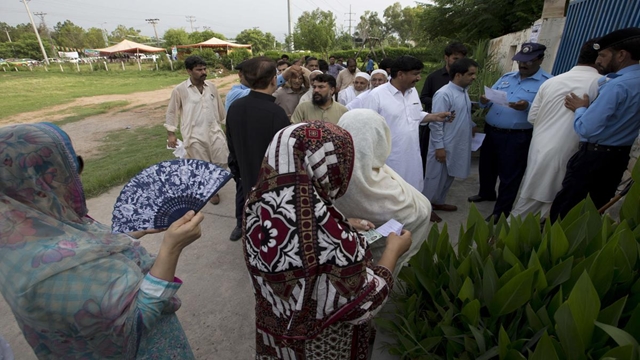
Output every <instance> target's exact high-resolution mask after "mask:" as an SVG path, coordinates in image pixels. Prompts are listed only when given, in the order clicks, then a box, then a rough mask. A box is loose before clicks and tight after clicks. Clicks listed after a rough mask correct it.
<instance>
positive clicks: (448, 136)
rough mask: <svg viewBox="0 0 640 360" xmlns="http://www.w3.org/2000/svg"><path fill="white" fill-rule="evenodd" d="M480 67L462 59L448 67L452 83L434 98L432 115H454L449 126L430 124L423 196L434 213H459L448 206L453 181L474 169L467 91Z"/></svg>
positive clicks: (462, 177) (472, 124)
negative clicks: (472, 166) (438, 113)
mask: <svg viewBox="0 0 640 360" xmlns="http://www.w3.org/2000/svg"><path fill="white" fill-rule="evenodd" d="M477 72H478V63H477V62H475V61H473V60H471V59H468V58H462V59H459V60H456V61H455V62H454V63H453V64H452V65H451V66H450V67H449V76H450V77H451V81H450V82H449V83H448V84H447V85H445V86H443V87H442V88H440V90H438V91H437V92H436V94H435V95H434V97H433V105H432V110H433V111H436V112H437V111H450V112H455V115H456V119H455V121H453V122H449V123H431V124H429V127H430V129H431V134H430V136H429V152H428V153H427V168H426V171H425V174H426V175H425V178H424V190H423V191H422V194H424V196H426V197H427V199H429V201H431V206H432V207H433V210H442V211H456V210H458V208H457V206H455V205H449V204H445V199H446V197H447V193H448V192H449V189H450V188H451V184H453V180H454V178H456V177H457V178H460V179H464V178H466V177H467V176H469V170H470V169H471V138H472V137H473V128H474V127H475V126H476V124H475V123H474V122H473V120H472V119H471V100H470V99H469V94H468V93H467V88H468V87H469V85H471V83H473V82H474V81H475V79H476V74H477Z"/></svg>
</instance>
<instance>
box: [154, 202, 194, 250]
mask: <svg viewBox="0 0 640 360" xmlns="http://www.w3.org/2000/svg"><path fill="white" fill-rule="evenodd" d="M203 219H204V215H202V213H201V212H199V213H197V214H196V213H195V212H194V211H193V210H189V211H188V212H187V213H186V214H185V215H184V216H183V217H181V218H180V219H178V220H176V221H174V222H173V224H171V226H169V229H167V233H166V234H164V240H163V241H162V246H168V247H169V249H170V250H172V251H175V252H181V251H182V250H183V249H184V248H185V247H187V246H188V245H189V244H191V243H192V242H194V241H196V240H198V239H199V238H200V236H201V235H202V232H201V229H200V223H201V222H202V220H203Z"/></svg>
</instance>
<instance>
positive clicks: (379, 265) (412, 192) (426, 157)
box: [0, 28, 640, 359]
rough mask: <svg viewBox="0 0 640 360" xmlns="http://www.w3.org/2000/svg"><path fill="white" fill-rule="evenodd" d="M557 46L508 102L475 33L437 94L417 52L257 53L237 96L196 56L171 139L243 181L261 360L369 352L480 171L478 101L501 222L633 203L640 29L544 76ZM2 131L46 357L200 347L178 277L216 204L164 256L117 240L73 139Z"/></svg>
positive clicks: (10, 297)
mask: <svg viewBox="0 0 640 360" xmlns="http://www.w3.org/2000/svg"><path fill="white" fill-rule="evenodd" d="M545 51H546V48H545V46H544V45H542V44H538V43H524V44H522V46H521V48H520V51H519V52H518V53H516V54H515V56H514V57H513V60H514V61H516V62H517V64H518V71H514V72H509V73H506V74H505V75H503V76H502V77H501V78H500V79H499V80H498V81H497V82H496V83H495V84H494V85H493V86H492V88H493V90H496V91H501V92H504V95H505V96H506V99H507V103H498V101H497V100H498V99H496V98H494V97H492V96H485V95H483V96H481V97H480V98H479V99H478V101H477V102H473V101H472V99H470V97H469V94H468V88H469V85H470V84H471V83H473V81H475V79H476V75H477V73H478V72H479V71H482V69H480V68H479V65H478V63H476V62H475V61H474V60H472V59H469V58H467V49H466V48H465V47H464V46H463V45H462V44H459V43H452V44H450V45H449V46H448V47H447V48H446V49H445V51H444V60H445V65H444V67H443V68H442V69H439V70H436V71H434V72H433V73H431V74H430V75H429V76H428V78H427V80H426V82H425V85H424V88H423V89H422V91H421V92H420V93H418V90H417V89H416V88H415V85H416V83H417V82H418V81H419V80H420V78H421V72H422V70H423V68H424V65H423V63H422V62H421V61H420V60H418V59H416V58H414V57H411V56H400V57H398V58H396V59H385V60H383V61H382V62H381V63H380V64H379V66H378V67H379V69H377V70H376V69H375V66H374V64H373V63H372V61H367V63H366V64H365V66H366V68H365V70H366V71H365V72H361V71H360V70H359V69H358V68H357V64H356V61H355V59H348V60H347V62H346V63H345V64H341V62H340V61H338V62H336V59H335V58H334V57H330V58H329V61H328V62H327V61H323V60H322V59H317V58H314V57H309V58H307V59H305V60H304V63H299V64H295V63H294V64H289V63H288V62H287V60H288V59H284V58H283V59H281V60H280V61H279V62H275V61H273V60H271V59H268V58H265V57H255V58H252V59H249V60H246V61H245V62H243V63H241V64H239V65H238V66H237V67H236V69H237V70H238V74H239V80H240V84H239V85H236V86H234V87H233V88H232V90H231V91H230V92H229V94H227V97H226V100H225V102H224V103H223V102H222V99H221V97H220V95H219V94H218V91H217V89H216V88H215V86H214V85H213V83H211V82H209V81H207V80H206V77H207V69H206V63H205V62H204V60H202V59H201V58H199V57H197V56H192V57H189V58H187V59H186V60H185V65H186V68H187V72H188V73H189V78H188V79H187V80H185V81H184V82H183V83H181V84H179V85H178V86H177V87H176V88H175V89H174V91H173V93H172V95H171V100H170V104H169V107H168V110H167V114H166V121H165V127H166V129H167V134H168V137H167V141H168V144H169V146H172V147H173V146H176V144H177V136H176V133H177V130H178V129H179V130H180V133H181V135H182V137H183V141H184V144H185V148H186V150H187V154H188V157H190V158H197V159H201V160H206V161H209V162H212V163H215V164H217V165H219V166H221V167H227V166H228V167H229V168H230V169H231V172H232V173H233V175H234V178H235V182H236V199H235V202H236V221H237V226H236V228H235V229H234V230H233V232H232V234H231V235H230V239H231V240H234V241H236V240H240V239H242V248H243V252H244V257H245V261H246V266H247V269H248V272H249V275H250V281H251V282H252V284H253V286H254V296H255V300H256V307H255V311H256V332H255V333H256V338H255V341H256V342H255V349H256V358H257V359H366V358H367V357H368V354H369V351H370V345H371V343H372V340H373V338H374V336H375V329H374V327H373V325H372V323H371V320H372V318H373V317H374V316H375V315H376V314H377V312H378V311H379V310H380V308H381V307H382V305H383V304H384V303H385V301H386V300H387V298H388V297H389V294H390V293H391V290H392V288H393V284H394V281H395V279H396V276H397V274H398V272H399V270H400V269H401V268H402V267H403V266H404V265H406V263H407V261H408V260H409V258H410V257H411V256H412V255H414V254H415V253H416V252H417V251H418V249H419V248H420V245H421V244H422V242H423V241H424V240H425V239H426V236H427V232H428V229H429V222H430V221H434V222H438V221H440V219H439V217H438V216H437V215H436V214H435V213H434V212H433V211H432V210H438V211H456V210H457V206H455V205H452V204H447V203H446V198H447V194H448V192H449V189H450V187H451V184H452V183H453V181H454V179H455V178H465V177H467V176H469V173H470V166H471V142H472V139H473V137H474V136H476V133H477V131H478V129H477V126H476V124H475V123H474V121H473V118H472V116H471V113H472V109H473V108H474V107H479V108H486V109H487V115H486V118H485V120H486V123H485V125H484V133H485V136H486V137H485V139H484V142H483V144H482V147H481V154H480V163H479V172H480V188H479V191H478V194H476V195H473V196H471V197H469V199H468V200H469V201H470V202H480V201H495V206H494V209H493V211H492V213H491V214H490V215H489V216H488V218H487V221H495V220H496V219H497V218H498V217H500V216H503V215H504V216H509V215H524V214H528V213H540V214H541V215H542V216H548V217H550V218H551V219H552V220H556V219H559V218H562V217H564V216H565V215H566V214H567V213H568V211H569V210H570V209H571V208H572V207H573V206H575V205H576V204H577V203H579V202H580V201H582V200H583V199H585V198H586V197H587V196H591V198H592V200H593V201H594V203H595V205H596V206H597V207H600V206H602V205H604V203H606V202H607V201H608V200H609V199H610V198H611V197H612V196H613V194H614V193H615V191H616V187H617V185H618V183H619V182H620V179H621V177H622V173H623V171H624V170H625V168H626V167H627V163H628V160H629V152H630V148H631V144H632V143H633V142H634V140H635V139H636V137H637V136H638V132H639V130H640V121H639V120H640V96H639V95H640V64H639V63H638V62H639V61H640V28H627V29H621V30H616V31H613V32H611V33H609V34H607V35H605V36H603V37H601V38H596V39H592V40H589V41H587V42H586V43H585V44H584V45H583V46H582V48H581V50H580V53H579V54H578V56H577V62H576V66H575V67H574V68H573V69H571V70H570V71H569V72H567V73H565V74H561V75H559V76H556V77H552V76H551V75H550V74H548V73H547V72H545V71H544V70H542V68H541V64H542V62H543V61H544V57H545ZM368 60H371V59H368ZM224 123H226V128H225V129H224V130H223V126H222V125H223V124H224ZM0 141H1V142H0V155H1V156H2V158H3V159H4V163H3V164H4V166H6V167H7V169H8V171H3V172H2V173H0V185H1V189H2V193H1V194H0V216H2V217H3V221H4V223H3V226H4V227H3V231H2V232H1V233H0V248H2V251H1V252H0V274H2V275H3V276H1V277H0V290H1V291H2V294H3V296H4V297H5V299H6V300H7V302H8V303H9V305H10V306H11V308H12V310H13V312H14V314H15V316H16V319H17V321H18V324H19V325H20V327H21V329H22V331H23V333H24V334H25V337H26V338H27V340H28V341H29V344H30V345H31V346H32V347H33V348H34V351H35V352H36V355H37V356H38V357H39V358H65V357H69V358H127V359H128V358H167V357H168V358H175V359H190V358H193V354H192V352H191V349H190V348H189V345H188V342H187V340H186V337H185V336H184V332H183V330H182V328H181V325H180V323H179V322H178V320H177V318H176V316H175V311H176V310H177V309H178V308H179V307H180V302H179V300H178V299H177V297H175V294H176V292H177V291H178V289H179V287H180V284H181V280H180V279H178V278H176V277H175V269H176V264H177V261H178V259H179V257H180V254H181V251H182V250H183V249H184V248H185V247H186V246H188V245H189V244H190V243H192V242H193V241H195V240H196V239H197V238H198V237H200V235H201V234H200V227H199V224H200V222H201V221H202V219H203V216H202V214H201V213H198V214H195V213H193V212H189V213H187V214H186V215H185V216H184V217H183V218H182V219H180V220H178V221H176V222H175V223H174V224H173V225H172V226H171V227H170V228H169V229H168V230H167V232H166V234H165V237H164V241H163V243H162V246H161V249H160V253H159V254H158V257H157V258H156V259H153V258H152V257H151V256H149V254H147V253H146V251H145V250H144V248H142V247H141V246H139V243H138V242H137V241H135V240H134V239H137V238H139V237H141V236H143V235H145V233H146V232H136V233H131V234H111V233H110V231H109V229H108V228H106V227H104V226H103V225H101V224H98V223H97V222H96V221H95V220H93V219H91V218H90V217H88V216H87V209H86V203H85V199H84V194H83V190H82V186H81V183H80V177H79V175H80V173H81V172H82V168H83V165H82V164H83V162H82V159H81V158H79V157H77V156H76V154H75V152H74V150H73V147H72V145H71V140H70V139H69V138H68V136H67V135H66V133H64V132H63V131H62V130H60V129H59V128H58V127H56V126H55V125H52V124H46V123H43V124H35V125H18V126H11V127H4V128H1V129H0ZM14 159H15V163H14ZM14 164H15V166H14ZM53 179H57V180H56V181H53ZM498 179H499V180H500V181H499V184H498V188H497V191H496V183H497V181H498ZM523 179H524V180H523ZM220 201H221V199H220V197H214V198H212V200H211V202H212V203H213V204H214V205H215V204H218V203H219V202H220ZM514 204H515V208H514ZM390 219H395V220H397V221H398V222H400V223H401V224H404V229H403V230H402V231H401V232H400V233H399V234H396V233H393V232H392V233H390V234H389V235H388V236H387V238H386V240H378V241H377V242H376V241H374V242H373V243H369V242H368V241H367V240H366V238H365V237H364V236H363V235H362V233H363V232H367V231H369V230H371V229H373V228H376V227H379V226H380V225H382V224H383V223H385V222H386V221H388V220H390ZM4 229H8V230H6V231H5V230H4ZM12 274H20V276H12ZM23 274H24V275H23ZM16 279H19V280H20V281H14V280H16Z"/></svg>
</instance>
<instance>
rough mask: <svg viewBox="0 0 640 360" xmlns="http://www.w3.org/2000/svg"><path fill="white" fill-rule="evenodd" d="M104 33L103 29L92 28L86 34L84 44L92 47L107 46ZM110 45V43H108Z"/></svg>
mask: <svg viewBox="0 0 640 360" xmlns="http://www.w3.org/2000/svg"><path fill="white" fill-rule="evenodd" d="M105 45H106V44H105V43H104V34H103V33H102V29H98V28H95V27H92V28H90V29H89V30H87V32H86V33H85V35H84V46H85V47H88V48H90V49H99V48H103V47H105ZM106 46H108V45H106Z"/></svg>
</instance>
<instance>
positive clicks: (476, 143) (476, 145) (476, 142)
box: [471, 133, 487, 151]
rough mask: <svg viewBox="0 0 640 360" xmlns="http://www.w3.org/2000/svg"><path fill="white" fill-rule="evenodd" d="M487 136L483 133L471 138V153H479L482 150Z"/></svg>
mask: <svg viewBox="0 0 640 360" xmlns="http://www.w3.org/2000/svg"><path fill="white" fill-rule="evenodd" d="M485 136H487V135H486V134H483V133H476V135H475V136H474V137H472V138H471V151H478V149H480V146H482V142H483V141H484V137H485Z"/></svg>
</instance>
